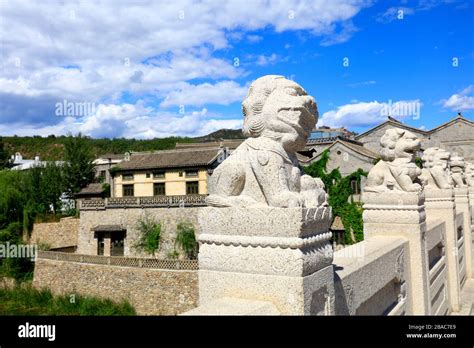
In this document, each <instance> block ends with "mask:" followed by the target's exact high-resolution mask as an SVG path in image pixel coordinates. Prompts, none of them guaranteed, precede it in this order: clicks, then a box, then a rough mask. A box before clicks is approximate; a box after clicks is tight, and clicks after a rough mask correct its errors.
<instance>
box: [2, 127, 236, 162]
mask: <svg viewBox="0 0 474 348" xmlns="http://www.w3.org/2000/svg"><path fill="white" fill-rule="evenodd" d="M241 138H243V135H242V131H241V130H235V129H221V130H218V131H215V132H213V133H210V134H208V135H205V136H200V137H196V138H189V137H168V138H154V139H146V140H141V139H125V138H114V139H108V138H103V139H93V138H89V141H90V142H91V145H92V149H93V152H94V155H95V156H96V157H98V156H100V155H103V154H106V153H120V154H122V153H125V152H127V151H153V150H168V149H174V147H175V146H176V143H178V142H179V143H193V142H207V141H216V140H220V139H241ZM65 141H66V137H65V136H58V137H56V136H54V135H50V136H48V137H45V138H43V137H40V136H33V137H19V136H13V137H3V142H4V145H5V149H6V151H7V153H8V154H10V155H12V154H14V153H15V152H20V153H21V154H22V155H23V158H25V159H32V158H34V157H35V156H40V158H41V159H42V160H45V161H56V160H61V159H62V158H63V155H64V144H65Z"/></svg>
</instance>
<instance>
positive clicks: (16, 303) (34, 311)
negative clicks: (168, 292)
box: [0, 285, 136, 316]
mask: <svg viewBox="0 0 474 348" xmlns="http://www.w3.org/2000/svg"><path fill="white" fill-rule="evenodd" d="M135 314H136V313H135V309H134V308H133V307H132V305H131V304H130V303H129V302H128V301H125V300H123V301H121V302H119V303H116V302H113V301H111V300H109V299H100V298H97V297H90V296H80V295H75V296H74V301H71V297H70V295H61V296H54V295H53V294H52V293H51V291H50V290H48V289H41V290H38V289H35V288H33V287H31V285H27V286H22V287H20V286H17V287H15V288H13V289H8V290H7V289H0V315H104V316H105V315H135Z"/></svg>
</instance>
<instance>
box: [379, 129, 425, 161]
mask: <svg viewBox="0 0 474 348" xmlns="http://www.w3.org/2000/svg"><path fill="white" fill-rule="evenodd" d="M380 145H381V146H382V148H381V149H380V156H381V157H382V160H384V161H389V162H390V161H393V160H394V159H396V158H413V156H414V155H415V153H416V151H418V150H419V149H420V140H419V139H418V138H417V136H416V135H415V134H413V133H412V132H409V131H407V130H404V129H400V128H390V129H387V130H386V131H385V134H384V135H383V136H382V138H381V139H380Z"/></svg>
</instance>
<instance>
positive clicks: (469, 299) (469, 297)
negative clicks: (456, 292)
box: [451, 278, 474, 315]
mask: <svg viewBox="0 0 474 348" xmlns="http://www.w3.org/2000/svg"><path fill="white" fill-rule="evenodd" d="M473 304H474V279H473V278H470V279H466V283H465V284H464V286H463V288H462V290H461V305H462V307H461V311H459V312H455V313H451V315H474V308H473Z"/></svg>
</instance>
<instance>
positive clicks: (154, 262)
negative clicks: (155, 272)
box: [37, 251, 199, 270]
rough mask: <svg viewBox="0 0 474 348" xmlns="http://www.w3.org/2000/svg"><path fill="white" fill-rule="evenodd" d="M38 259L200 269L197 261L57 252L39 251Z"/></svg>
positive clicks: (139, 266)
mask: <svg viewBox="0 0 474 348" xmlns="http://www.w3.org/2000/svg"><path fill="white" fill-rule="evenodd" d="M37 258H39V259H48V260H57V261H69V262H79V263H92V264H97V265H110V266H121V267H137V268H154V269H172V270H197V269H198V268H199V266H198V261H197V260H166V259H146V258H136V257H121V256H102V255H81V254H71V253H62V252H56V251H38V254H37Z"/></svg>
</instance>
